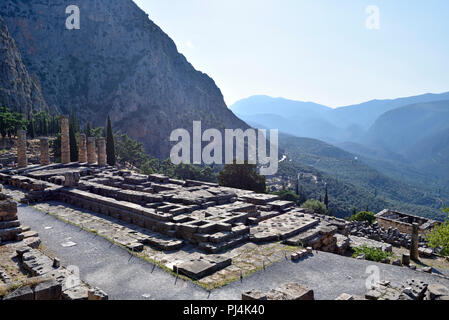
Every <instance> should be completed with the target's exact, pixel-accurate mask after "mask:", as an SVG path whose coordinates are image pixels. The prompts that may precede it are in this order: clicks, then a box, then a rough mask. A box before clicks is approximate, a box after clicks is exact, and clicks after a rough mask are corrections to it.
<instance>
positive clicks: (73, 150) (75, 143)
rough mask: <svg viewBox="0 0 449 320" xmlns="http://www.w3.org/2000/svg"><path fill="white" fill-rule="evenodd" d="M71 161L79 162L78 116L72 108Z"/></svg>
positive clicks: (70, 129)
mask: <svg viewBox="0 0 449 320" xmlns="http://www.w3.org/2000/svg"><path fill="white" fill-rule="evenodd" d="M69 139H70V161H72V162H78V141H77V139H76V116H75V111H74V110H73V108H72V113H71V114H70V120H69Z"/></svg>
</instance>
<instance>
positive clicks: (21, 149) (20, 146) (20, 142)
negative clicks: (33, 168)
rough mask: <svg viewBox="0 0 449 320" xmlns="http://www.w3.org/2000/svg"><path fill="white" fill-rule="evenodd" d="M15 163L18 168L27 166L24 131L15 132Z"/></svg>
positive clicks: (25, 135)
mask: <svg viewBox="0 0 449 320" xmlns="http://www.w3.org/2000/svg"><path fill="white" fill-rule="evenodd" d="M17 162H18V166H19V168H26V167H27V166H28V159H27V134H26V132H25V131H24V130H18V131H17Z"/></svg>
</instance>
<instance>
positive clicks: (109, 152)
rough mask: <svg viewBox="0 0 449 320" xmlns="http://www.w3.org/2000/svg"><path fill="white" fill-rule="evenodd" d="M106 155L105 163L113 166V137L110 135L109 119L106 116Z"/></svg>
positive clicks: (114, 160)
mask: <svg viewBox="0 0 449 320" xmlns="http://www.w3.org/2000/svg"><path fill="white" fill-rule="evenodd" d="M106 155H107V161H108V164H109V165H110V166H115V162H116V159H115V146H114V135H113V133H112V125H111V118H110V117H109V115H108V123H107V126H106Z"/></svg>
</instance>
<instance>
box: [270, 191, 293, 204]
mask: <svg viewBox="0 0 449 320" xmlns="http://www.w3.org/2000/svg"><path fill="white" fill-rule="evenodd" d="M274 194H275V195H278V196H279V198H280V199H281V200H285V201H293V202H294V203H296V204H297V203H298V201H299V196H298V195H297V194H296V193H294V192H293V191H291V190H286V189H283V190H281V191H278V192H274Z"/></svg>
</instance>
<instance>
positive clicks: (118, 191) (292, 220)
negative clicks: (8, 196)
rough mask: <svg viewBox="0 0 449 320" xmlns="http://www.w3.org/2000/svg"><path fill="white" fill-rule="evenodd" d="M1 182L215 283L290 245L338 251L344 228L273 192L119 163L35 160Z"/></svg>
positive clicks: (281, 254)
mask: <svg viewBox="0 0 449 320" xmlns="http://www.w3.org/2000/svg"><path fill="white" fill-rule="evenodd" d="M0 181H1V183H3V184H4V185H6V186H11V187H14V188H20V189H21V190H23V191H24V194H23V197H22V199H21V201H22V202H25V203H29V204H33V205H36V207H37V208H39V209H41V210H44V211H50V212H51V213H53V214H54V215H56V216H58V217H59V218H61V219H63V220H66V221H70V222H71V223H74V224H77V225H79V226H82V227H83V228H85V229H88V230H91V231H95V232H97V233H98V234H101V235H102V236H104V237H105V238H108V239H112V240H114V241H115V242H117V243H119V244H120V245H122V246H124V247H126V248H128V249H129V250H131V251H134V252H136V253H139V254H142V255H143V256H144V257H145V258H148V259H151V260H153V261H157V262H158V263H162V264H164V265H165V266H166V267H168V268H170V269H171V270H172V271H173V272H175V273H179V274H182V275H185V276H187V277H189V278H191V279H194V280H199V281H200V282H201V281H203V282H204V283H208V285H209V284H210V285H212V286H216V285H217V283H224V282H227V281H231V280H235V279H237V278H238V277H239V276H242V275H245V274H248V273H251V272H253V271H255V270H257V269H260V268H262V267H264V266H265V265H269V264H271V263H273V262H275V261H279V260H280V259H283V258H286V257H287V255H288V258H290V254H291V251H292V248H291V247H290V246H302V245H304V246H309V245H310V246H311V247H313V248H314V249H316V250H323V251H328V252H338V250H339V249H338V247H337V240H336V237H335V236H334V235H335V233H336V232H337V231H338V230H339V228H340V229H341V231H342V232H345V230H346V229H345V223H343V222H342V221H340V220H337V219H328V220H330V221H325V220H324V219H321V218H320V217H318V216H316V215H314V214H313V213H312V212H308V211H307V210H305V209H301V208H298V207H296V206H295V205H294V204H293V203H292V202H288V201H281V200H279V198H278V197H277V196H274V195H265V194H256V193H254V192H251V191H245V190H238V189H232V188H226V187H220V186H218V185H216V184H210V183H202V182H197V181H180V180H174V179H169V178H168V177H165V176H162V175H149V176H148V175H140V174H136V173H132V172H130V171H126V170H119V169H117V168H115V167H99V166H97V165H88V164H79V163H69V164H53V165H45V166H39V165H34V166H28V167H27V168H19V169H15V170H3V171H1V172H0ZM55 201H56V202H55ZM61 202H64V203H65V205H64V206H62V207H61ZM38 203H39V204H38ZM69 208H73V209H72V210H69ZM332 221H334V222H335V223H334V225H333V224H332ZM282 243H284V244H282ZM220 272H221V273H220Z"/></svg>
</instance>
